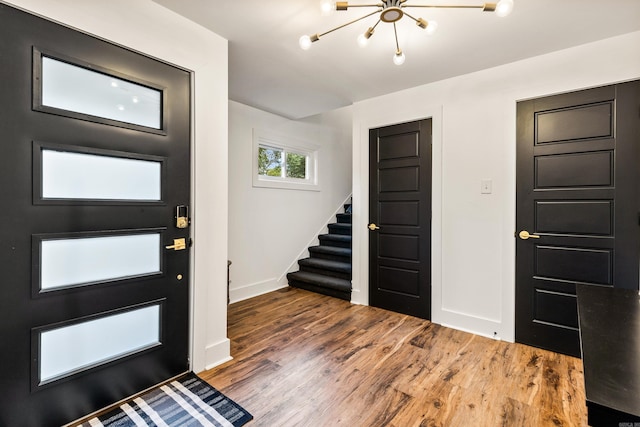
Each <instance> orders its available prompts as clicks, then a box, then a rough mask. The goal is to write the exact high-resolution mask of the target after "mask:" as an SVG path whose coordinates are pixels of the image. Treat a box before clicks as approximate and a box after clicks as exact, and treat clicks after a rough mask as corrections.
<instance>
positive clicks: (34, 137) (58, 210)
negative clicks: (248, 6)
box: [0, 4, 190, 427]
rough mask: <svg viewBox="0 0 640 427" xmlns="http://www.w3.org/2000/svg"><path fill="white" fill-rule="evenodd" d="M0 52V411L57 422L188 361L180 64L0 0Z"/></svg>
mask: <svg viewBox="0 0 640 427" xmlns="http://www.w3.org/2000/svg"><path fill="white" fill-rule="evenodd" d="M0 57H1V58H2V67H0V185H1V186H2V204H3V209H2V210H1V213H0V266H1V267H2V272H3V274H2V279H0V316H1V321H0V339H1V341H2V351H1V352H0V390H1V391H2V398H1V399H0V425H3V426H5V425H6V426H39V427H42V426H58V425H61V424H64V423H66V422H69V421H72V420H74V419H76V418H78V417H81V416H83V415H86V414H88V413H90V412H93V411H95V410H97V409H100V408H101V407H104V406H106V405H109V404H111V403H114V402H116V401H118V400H120V399H122V398H124V397H127V396H129V395H131V394H134V393H137V392H139V391H141V390H143V389H145V388H148V387H150V386H152V385H154V384H156V383H158V382H161V381H164V380H166V379H168V378H171V377H173V376H176V375H178V374H180V373H182V372H185V371H187V370H188V368H189V362H188V345H189V286H188V283H189V277H188V273H189V253H188V252H189V251H188V243H189V228H188V225H189V224H188V219H187V220H184V221H183V220H178V219H179V218H178V219H176V218H175V217H176V216H178V217H185V218H186V217H188V213H187V207H188V205H189V196H190V75H189V73H188V72H186V71H184V70H180V69H177V68H175V67H172V66H169V65H167V64H164V63H161V62H159V61H156V60H154V59H151V58H148V57H145V56H142V55H140V54H138V53H135V52H132V51H129V50H127V49H124V48H122V47H118V46H115V45H113V44H110V43H108V42H105V41H102V40H98V39H96V38H93V37H90V36H88V35H85V34H82V33H79V32H77V31H73V30H71V29H69V28H66V27H63V26H60V25H57V24H54V23H52V22H49V21H46V20H43V19H40V18H38V17H35V16H32V15H29V14H27V13H24V12H21V11H18V10H16V9H13V8H11V7H9V6H6V5H2V4H0ZM178 206H183V207H181V208H179V209H178V210H176V207H178ZM179 222H181V223H180V224H178V223H179ZM178 225H179V226H180V227H183V226H184V228H180V227H178ZM180 239H184V243H185V244H184V245H182V242H183V241H182V240H180ZM167 246H168V248H167Z"/></svg>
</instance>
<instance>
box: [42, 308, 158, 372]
mask: <svg viewBox="0 0 640 427" xmlns="http://www.w3.org/2000/svg"><path fill="white" fill-rule="evenodd" d="M159 343H160V305H159V304H155V305H152V306H148V307H144V308H139V309H135V310H131V311H126V312H121V313H119V314H115V315H111V316H106V317H101V318H98V319H93V320H88V321H84V322H80V323H75V324H72V325H69V326H63V327H60V328H56V329H52V330H48V331H44V332H41V333H40V382H47V381H50V380H52V379H55V378H59V377H62V376H66V375H68V374H71V373H74V372H78V371H82V370H86V369H88V368H91V367H94V366H97V365H100V364H102V363H106V362H108V361H111V360H114V359H118V358H121V357H124V356H127V355H129V354H132V353H136V352H138V351H141V350H144V349H146V348H149V347H152V346H154V345H157V344H159Z"/></svg>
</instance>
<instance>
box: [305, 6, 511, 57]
mask: <svg viewBox="0 0 640 427" xmlns="http://www.w3.org/2000/svg"><path fill="white" fill-rule="evenodd" d="M411 1H412V0H382V1H381V2H380V3H375V4H350V3H349V2H346V1H338V2H332V1H329V0H323V1H322V3H321V10H322V12H323V14H324V15H326V14H328V13H329V12H330V11H333V10H337V11H341V10H348V9H349V8H350V7H375V8H376V9H377V10H376V11H374V12H371V13H368V14H366V15H364V16H362V17H360V18H358V19H354V20H353V21H350V22H347V23H345V24H342V25H339V26H337V27H335V28H332V29H331V30H329V31H325V32H324V33H316V34H312V35H310V36H309V35H304V36H302V37H300V40H299V43H300V47H301V48H302V49H304V50H307V49H309V48H310V47H311V45H312V44H313V43H315V42H317V41H318V40H320V37H323V36H325V35H327V34H329V33H332V32H334V31H336V30H339V29H341V28H344V27H346V26H348V25H351V24H355V23H356V22H358V21H362V20H363V19H366V18H368V17H370V16H373V15H376V14H379V15H380V16H379V17H378V21H377V22H376V23H375V25H374V26H373V27H369V28H368V29H367V31H365V32H364V33H363V34H360V36H358V44H359V45H360V46H362V47H365V46H366V45H367V44H368V43H369V39H370V38H371V36H373V33H374V31H375V29H376V27H377V26H378V24H379V23H380V22H385V23H389V24H393V34H394V36H395V41H396V53H395V54H394V55H393V62H394V64H396V65H402V64H403V63H404V60H405V56H404V53H403V52H402V49H400V43H399V41H398V31H397V29H396V22H398V21H400V20H401V19H402V18H403V17H404V16H407V17H409V18H410V19H413V20H414V21H415V23H416V25H417V26H418V27H420V28H422V29H423V30H425V31H426V32H427V34H433V33H434V32H435V30H436V29H437V28H438V23H437V22H436V21H426V20H425V19H423V18H416V17H414V16H412V15H410V14H409V13H407V11H406V9H407V8H411V7H422V8H432V9H481V10H482V11H483V12H495V14H496V15H497V16H500V17H503V16H507V15H508V14H510V13H511V11H512V10H513V0H500V1H499V2H497V3H483V4H481V5H471V6H465V5H436V4H411Z"/></svg>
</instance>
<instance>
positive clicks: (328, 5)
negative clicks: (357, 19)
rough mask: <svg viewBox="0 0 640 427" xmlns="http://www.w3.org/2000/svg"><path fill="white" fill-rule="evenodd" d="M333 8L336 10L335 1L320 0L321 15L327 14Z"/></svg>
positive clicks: (329, 13)
mask: <svg viewBox="0 0 640 427" xmlns="http://www.w3.org/2000/svg"><path fill="white" fill-rule="evenodd" d="M334 10H336V2H334V1H331V0H322V1H321V2H320V11H321V12H322V16H329V15H331V13H332V12H333V11H334Z"/></svg>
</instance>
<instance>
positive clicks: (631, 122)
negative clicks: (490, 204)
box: [516, 82, 640, 357]
mask: <svg viewBox="0 0 640 427" xmlns="http://www.w3.org/2000/svg"><path fill="white" fill-rule="evenodd" d="M517 108H518V125H517V127H518V141H517V144H518V145H517V197H516V198H517V217H516V225H517V233H518V232H520V231H521V230H527V231H529V232H530V233H532V234H534V235H535V236H534V238H529V239H526V240H525V239H521V238H518V236H517V235H516V239H517V242H516V257H517V261H516V340H517V341H518V342H522V343H525V344H530V345H534V346H538V347H542V348H546V349H549V350H553V351H557V352H561V353H566V354H571V355H574V356H578V357H579V356H580V345H579V337H578V323H577V309H576V297H575V285H576V283H583V284H590V285H594V286H615V287H622V288H632V289H637V288H638V267H639V262H638V259H639V255H640V253H639V248H640V238H639V229H638V228H639V227H638V225H639V224H638V216H637V215H638V212H639V211H640V209H639V207H640V196H639V194H640V193H639V188H640V187H639V185H638V181H639V180H638V178H639V176H638V169H639V168H638V166H639V165H640V139H639V137H638V135H640V134H639V133H638V132H639V131H640V118H639V117H638V111H639V108H640V82H630V83H625V84H620V85H614V86H606V87H601V88H596V89H590V90H585V91H579V92H574V93H569V94H564V95H556V96H551V97H546V98H540V99H535V100H531V101H525V102H520V103H518V107H517ZM535 237H537V238H535Z"/></svg>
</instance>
